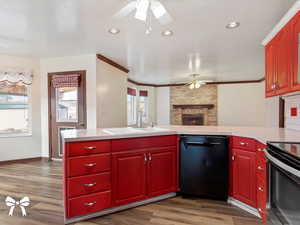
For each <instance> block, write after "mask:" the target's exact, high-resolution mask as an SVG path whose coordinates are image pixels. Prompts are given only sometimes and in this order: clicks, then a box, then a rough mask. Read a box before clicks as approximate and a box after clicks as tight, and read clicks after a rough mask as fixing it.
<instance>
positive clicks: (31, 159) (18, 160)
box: [0, 157, 48, 165]
mask: <svg viewBox="0 0 300 225" xmlns="http://www.w3.org/2000/svg"><path fill="white" fill-rule="evenodd" d="M42 160H48V158H45V157H34V158H25V159H14V160H6V161H0V165H7V164H14V163H28V162H33V161H42Z"/></svg>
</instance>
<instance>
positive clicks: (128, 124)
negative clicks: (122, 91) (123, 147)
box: [126, 87, 139, 126]
mask: <svg viewBox="0 0 300 225" xmlns="http://www.w3.org/2000/svg"><path fill="white" fill-rule="evenodd" d="M129 90H131V91H129ZM137 92H138V91H137V88H132V87H127V95H126V98H127V99H126V102H127V111H126V113H127V126H134V125H136V124H137V110H138V105H139V103H138V96H137ZM128 96H132V97H133V98H134V107H133V108H135V110H134V114H135V121H133V123H130V122H129V120H128Z"/></svg>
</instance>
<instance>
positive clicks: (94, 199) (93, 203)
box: [68, 191, 111, 217]
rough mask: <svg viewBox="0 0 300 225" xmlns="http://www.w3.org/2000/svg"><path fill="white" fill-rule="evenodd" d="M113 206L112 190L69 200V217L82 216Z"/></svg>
mask: <svg viewBox="0 0 300 225" xmlns="http://www.w3.org/2000/svg"><path fill="white" fill-rule="evenodd" d="M110 206H111V192H110V191H106V192H100V193H96V194H91V195H85V196H82V197H77V198H72V199H70V200H69V201H68V217H75V216H82V215H85V214H89V213H93V212H97V211H100V210H103V209H106V208H109V207H110Z"/></svg>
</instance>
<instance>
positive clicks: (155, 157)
mask: <svg viewBox="0 0 300 225" xmlns="http://www.w3.org/2000/svg"><path fill="white" fill-rule="evenodd" d="M148 160H149V163H148V185H147V187H148V195H149V197H153V196H158V195H162V194H166V193H170V192H175V191H176V147H172V148H167V149H153V150H150V152H149V153H148Z"/></svg>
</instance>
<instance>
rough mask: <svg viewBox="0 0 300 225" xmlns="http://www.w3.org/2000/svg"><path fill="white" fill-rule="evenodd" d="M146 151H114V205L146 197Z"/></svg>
mask: <svg viewBox="0 0 300 225" xmlns="http://www.w3.org/2000/svg"><path fill="white" fill-rule="evenodd" d="M146 163H147V155H146V151H142V150H139V151H130V152H121V153H113V155H112V182H113V183H112V185H113V201H114V205H121V204H127V203H130V202H135V201H138V200H142V199H145V198H146Z"/></svg>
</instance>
